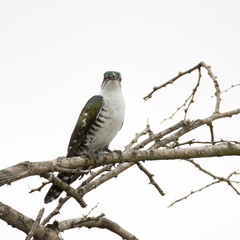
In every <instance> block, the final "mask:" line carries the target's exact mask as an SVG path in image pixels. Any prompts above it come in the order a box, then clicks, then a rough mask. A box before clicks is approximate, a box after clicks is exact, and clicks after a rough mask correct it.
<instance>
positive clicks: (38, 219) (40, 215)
mask: <svg viewBox="0 0 240 240" xmlns="http://www.w3.org/2000/svg"><path fill="white" fill-rule="evenodd" d="M43 213H44V208H42V209H40V211H39V213H38V215H37V218H36V220H35V221H34V223H33V225H32V228H31V230H30V232H29V233H28V235H27V237H26V240H30V239H31V238H32V237H33V234H34V232H35V231H36V228H37V226H38V224H39V223H40V221H41V218H42V216H43Z"/></svg>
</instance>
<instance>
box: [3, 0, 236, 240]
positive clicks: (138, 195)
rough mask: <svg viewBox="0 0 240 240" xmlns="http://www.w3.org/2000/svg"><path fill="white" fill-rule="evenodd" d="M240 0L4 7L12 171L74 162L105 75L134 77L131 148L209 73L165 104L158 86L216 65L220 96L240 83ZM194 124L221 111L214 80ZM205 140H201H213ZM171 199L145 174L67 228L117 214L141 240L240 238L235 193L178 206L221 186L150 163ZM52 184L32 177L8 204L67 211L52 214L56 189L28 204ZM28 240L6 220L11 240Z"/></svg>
mask: <svg viewBox="0 0 240 240" xmlns="http://www.w3.org/2000/svg"><path fill="white" fill-rule="evenodd" d="M239 12H240V2H239V1H238V0H202V1H195V0H182V1H177V0H170V1H163V0H158V1H157V0H147V1H146V0H145V1H142V0H136V1H135V0H121V1H114V0H101V1H97V0H92V1H80V0H79V1H62V0H57V1H52V0H48V1H45V0H43V1H35V0H34V1H32V0H31V1H16V0H12V1H5V0H1V1H0V34H1V37H0V109H1V118H0V133H1V134H0V146H1V147H0V159H1V160H0V168H1V169H2V168H5V167H8V166H11V165H14V164H17V163H18V162H21V161H25V160H29V161H43V160H50V159H55V158H57V157H58V156H63V155H65V154H66V150H67V145H68V141H69V137H70V135H71V132H72V129H73V127H74V125H75V122H76V120H77V117H78V115H79V113H80V111H81V109H82V107H83V106H84V104H85V103H86V101H87V100H88V99H89V98H90V97H91V96H92V95H94V94H98V92H99V91H100V86H101V81H102V78H103V73H104V72H105V71H108V70H116V71H119V72H121V73H122V76H123V80H122V86H123V87H122V89H123V93H124V96H125V102H126V116H125V122H124V126H123V129H122V130H121V132H120V133H119V134H118V135H117V137H116V138H115V139H114V141H113V142H112V144H111V145H110V148H111V149H122V150H123V149H124V146H125V145H127V144H128V143H129V142H130V140H131V139H132V138H133V137H134V134H135V133H136V132H139V131H141V130H142V129H143V128H144V127H145V125H146V122H147V119H148V118H149V122H150V124H151V126H152V128H153V129H154V130H160V129H164V127H167V126H170V125H171V124H174V123H176V122H177V121H178V120H179V119H180V118H181V115H179V116H177V117H176V118H175V119H173V120H171V121H168V122H166V123H164V124H162V125H160V122H161V121H162V120H163V119H164V118H166V117H169V116H170V115H171V113H172V112H174V111H175V109H176V108H177V107H178V106H179V104H180V103H182V102H181V101H183V99H184V97H185V98H186V97H187V96H188V95H189V94H190V93H191V91H192V88H193V86H194V83H196V78H197V75H194V74H193V75H192V76H191V77H189V76H188V77H187V78H186V80H185V81H181V82H180V81H179V83H178V84H176V85H175V86H170V87H169V88H168V89H164V90H163V91H160V92H158V93H156V94H155V95H154V98H153V99H152V100H149V101H148V102H144V101H143V99H142V98H143V97H144V96H145V95H146V94H147V93H148V92H149V91H151V89H152V87H153V86H154V85H160V84H161V83H163V82H165V81H167V80H169V79H170V78H171V77H174V76H175V75H177V74H178V72H179V71H184V70H187V69H188V68H190V67H192V66H194V65H196V64H197V63H199V62H200V61H205V62H206V63H207V64H209V65H211V66H212V70H213V72H214V74H215V75H217V76H218V80H219V83H220V87H221V88H222V89H225V88H227V87H229V86H231V84H236V83H239V81H240V80H239V69H240V62H239V56H240V44H239V43H240V14H239ZM203 78H204V81H203V82H204V84H203V86H202V89H201V94H199V95H198V97H199V99H201V101H200V100H199V102H198V103H196V105H195V107H196V109H195V110H193V111H192V112H191V116H190V118H191V119H196V118H198V117H206V116H208V115H209V114H211V112H212V108H211V106H212V104H213V103H214V99H213V98H211V95H214V88H213V84H212V82H211V81H210V80H209V79H208V78H207V75H206V74H205V76H204V77H203ZM222 98H223V100H222V108H221V111H227V110H231V109H234V108H237V107H239V88H235V89H233V90H231V91H230V92H228V93H227V94H225V95H224V96H223V97H222ZM239 120H240V119H239V117H234V118H232V119H230V120H227V121H226V123H224V124H223V125H221V123H219V125H217V126H216V130H219V132H218V133H216V137H219V138H220V139H221V138H226V139H233V140H238V141H239V127H238V128H237V126H238V125H237V123H239ZM205 130H206V129H203V130H202V131H199V132H196V134H199V135H198V136H199V137H200V138H201V137H202V138H205V140H206V136H208V137H209V135H208V134H209V132H208V131H205ZM238 161H239V158H228V159H227V160H226V159H225V160H221V159H215V160H213V159H211V160H209V159H208V160H201V163H202V164H203V165H204V166H205V167H206V168H208V169H210V170H212V171H215V170H216V174H227V173H228V171H230V170H235V169H237V168H239V164H238ZM145 166H147V167H148V168H149V169H151V171H152V172H153V173H154V174H155V177H156V180H157V181H158V182H159V184H160V186H161V187H162V188H163V190H164V191H165V192H167V195H166V196H165V197H161V196H160V195H159V194H158V193H157V191H156V190H155V189H154V188H153V187H152V186H150V185H148V179H147V178H146V176H144V175H143V173H141V172H140V171H138V170H137V168H135V167H134V168H133V169H130V170H128V171H127V172H125V173H123V174H122V175H120V176H119V177H118V178H117V179H114V180H111V181H110V182H108V183H106V184H104V185H103V186H101V187H99V189H97V190H96V191H94V192H92V193H89V194H88V195H87V196H86V197H85V200H86V202H87V203H88V208H87V209H86V210H82V209H80V208H79V206H78V205H77V204H76V203H75V202H74V201H73V200H72V201H69V203H67V204H66V206H65V207H64V208H63V209H62V210H61V213H62V214H61V215H60V216H58V217H57V219H67V218H73V217H81V216H82V214H86V213H87V212H89V210H90V209H91V208H92V207H94V206H95V205H96V204H97V203H99V205H98V208H97V209H96V210H95V211H93V213H92V215H93V216H97V215H98V214H99V213H102V212H103V213H105V214H106V217H108V218H109V219H111V220H113V221H116V222H117V223H119V224H120V225H121V226H122V227H124V228H126V229H127V230H128V231H130V232H131V233H133V234H135V235H136V236H137V237H138V238H139V239H143V240H149V239H156V240H157V239H164V240H171V239H186V240H190V239H193V238H194V239H195V240H200V239H219V240H225V239H233V240H234V239H239V238H240V232H239V212H240V204H239V203H240V197H238V196H237V195H236V194H235V193H234V192H233V191H232V190H231V189H229V188H228V187H227V186H225V185H219V186H215V187H213V188H211V189H208V190H206V191H205V192H203V193H199V194H197V195H195V196H193V197H191V198H189V200H187V201H184V202H182V203H179V204H178V205H176V206H174V207H172V208H167V206H168V205H169V204H170V203H171V202H172V201H174V200H175V199H176V198H179V197H182V196H184V194H187V193H189V191H190V190H191V189H196V188H198V187H201V186H203V185H204V184H207V183H209V182H211V179H210V178H207V177H202V175H201V174H200V173H199V172H198V171H197V170H196V169H195V168H193V167H192V166H189V165H188V164H187V163H184V162H181V161H175V162H169V161H168V162H167V161H163V162H157V163H156V162H155V163H148V164H146V165H145ZM41 182H42V179H40V178H39V177H31V178H27V179H25V180H22V181H18V182H16V183H13V184H12V185H11V187H9V186H6V187H2V188H1V189H0V195H1V198H0V201H2V202H3V203H6V204H8V205H10V206H11V207H13V208H15V209H16V210H19V211H20V212H22V213H23V214H26V215H27V216H28V217H31V218H33V219H34V218H35V217H36V215H37V213H38V211H39V209H40V208H42V207H46V211H45V215H46V214H48V213H49V212H50V211H51V210H52V209H53V207H55V206H56V203H52V204H50V205H47V206H46V205H44V203H43V198H44V196H45V193H46V191H47V187H46V188H45V189H44V190H43V191H42V192H40V193H33V194H31V195H30V194H28V191H29V189H30V188H33V187H37V186H39V185H40V184H41ZM78 235H79V236H83V237H82V238H84V239H86V240H87V239H94V238H96V236H97V238H99V239H100V238H101V239H111V240H112V239H119V237H118V236H116V235H114V234H112V233H109V232H108V231H104V230H96V229H95V230H86V229H81V230H78V229H77V230H74V231H69V232H66V233H64V234H63V237H64V240H69V239H77V237H76V236H78ZM14 238H15V239H25V234H23V233H21V232H20V231H18V230H15V229H13V228H11V227H9V226H7V224H6V223H4V222H0V239H1V240H5V239H14Z"/></svg>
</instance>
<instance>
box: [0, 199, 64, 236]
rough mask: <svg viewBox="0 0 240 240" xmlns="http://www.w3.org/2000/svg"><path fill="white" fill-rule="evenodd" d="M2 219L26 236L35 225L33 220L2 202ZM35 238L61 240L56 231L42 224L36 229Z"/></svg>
mask: <svg viewBox="0 0 240 240" xmlns="http://www.w3.org/2000/svg"><path fill="white" fill-rule="evenodd" d="M0 219H2V220H3V221H5V222H6V223H8V224H9V225H11V226H12V227H14V228H17V229H19V230H20V231H22V232H25V233H26V234H28V233H29V232H30V230H31V229H32V227H33V224H34V221H33V220H32V219H31V218H28V217H26V216H25V215H23V214H22V213H20V212H18V211H16V210H14V209H13V208H11V207H9V206H8V205H6V204H3V203H2V202H0ZM33 237H34V238H35V239H36V240H61V239H60V238H59V237H58V234H57V232H56V231H55V230H54V229H49V228H44V227H43V226H42V225H40V224H38V226H37V227H36V229H35V231H34V234H33Z"/></svg>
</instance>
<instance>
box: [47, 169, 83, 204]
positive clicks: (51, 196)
mask: <svg viewBox="0 0 240 240" xmlns="http://www.w3.org/2000/svg"><path fill="white" fill-rule="evenodd" d="M80 175H81V174H78V173H77V174H72V173H59V174H58V175H57V177H58V178H60V179H61V180H63V181H64V182H66V183H68V184H71V183H72V182H73V181H75V180H76V179H77V178H78V177H79V176H80ZM62 192H63V190H62V189H61V188H59V187H57V186H55V185H52V186H51V187H50V189H49V190H48V192H47V194H46V196H45V198H44V202H45V203H50V202H52V201H53V200H55V199H57V198H58V197H59V196H60V194H61V193H62Z"/></svg>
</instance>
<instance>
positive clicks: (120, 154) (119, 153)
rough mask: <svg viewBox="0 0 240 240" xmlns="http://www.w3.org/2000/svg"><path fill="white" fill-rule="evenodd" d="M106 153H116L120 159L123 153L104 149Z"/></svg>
mask: <svg viewBox="0 0 240 240" xmlns="http://www.w3.org/2000/svg"><path fill="white" fill-rule="evenodd" d="M103 150H104V151H106V152H108V153H112V152H115V153H117V154H118V155H119V157H122V151H121V150H113V151H112V150H110V149H109V148H107V147H106V148H104V149H103Z"/></svg>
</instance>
